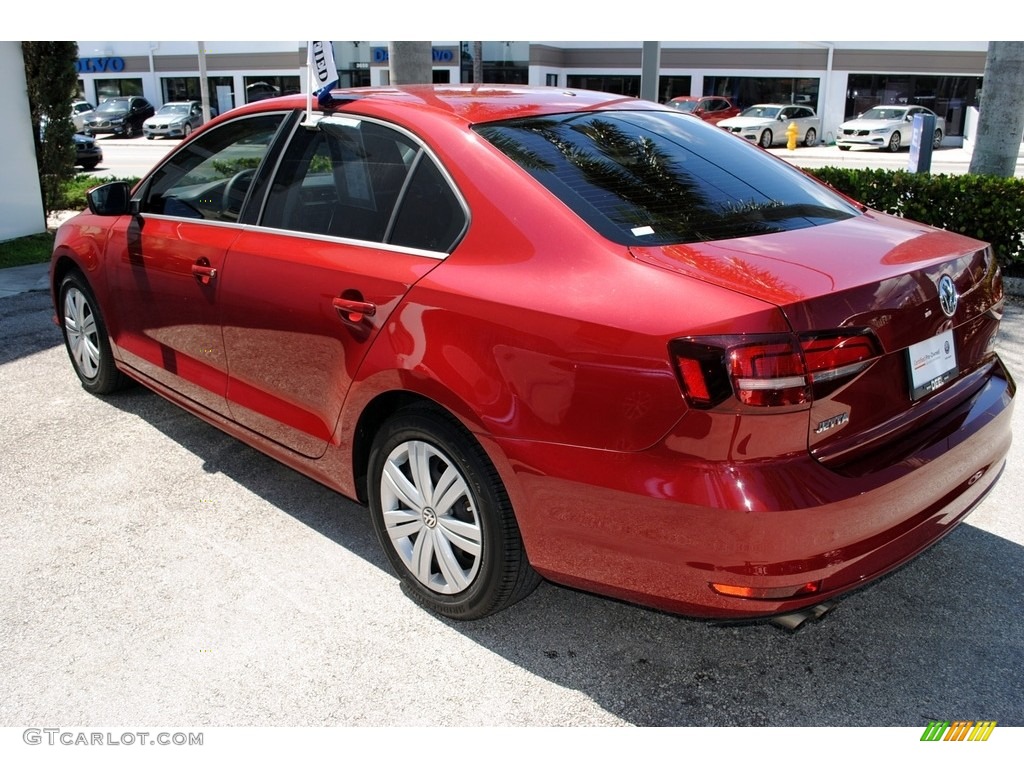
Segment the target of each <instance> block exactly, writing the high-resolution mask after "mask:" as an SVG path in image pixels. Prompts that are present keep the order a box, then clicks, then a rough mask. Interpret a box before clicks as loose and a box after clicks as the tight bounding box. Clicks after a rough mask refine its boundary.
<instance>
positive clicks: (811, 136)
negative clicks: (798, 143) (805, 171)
mask: <svg viewBox="0 0 1024 768" xmlns="http://www.w3.org/2000/svg"><path fill="white" fill-rule="evenodd" d="M817 143H818V132H817V131H816V130H814V129H813V128H808V129H807V134H806V135H805V136H804V146H805V147H813V146H814V145H815V144H817Z"/></svg>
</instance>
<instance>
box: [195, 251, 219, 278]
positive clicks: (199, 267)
mask: <svg viewBox="0 0 1024 768" xmlns="http://www.w3.org/2000/svg"><path fill="white" fill-rule="evenodd" d="M192 276H193V277H195V279H196V280H197V281H198V282H199V284H200V285H209V284H210V281H211V280H213V279H214V278H215V277H217V270H216V269H215V268H214V267H211V266H210V260H209V259H207V258H205V257H204V258H202V259H200V260H199V261H197V262H196V263H195V264H193V265H192Z"/></svg>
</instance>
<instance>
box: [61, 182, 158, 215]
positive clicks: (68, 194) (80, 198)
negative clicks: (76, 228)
mask: <svg viewBox="0 0 1024 768" xmlns="http://www.w3.org/2000/svg"><path fill="white" fill-rule="evenodd" d="M108 181H127V182H128V186H131V187H133V186H135V185H136V184H137V183H138V181H139V179H138V177H135V178H127V179H118V178H115V177H114V176H105V177H103V178H97V177H96V176H89V175H88V174H85V173H80V174H78V175H77V176H75V178H73V179H71V180H70V181H66V182H64V184H62V185H61V187H60V194H59V195H58V196H57V198H56V199H55V202H54V205H53V206H52V210H55V211H80V210H83V209H84V208H85V207H86V205H87V203H86V200H85V193H86V192H88V191H89V190H90V189H92V188H93V187H98V186H99V185H100V184H106V183H107V182H108Z"/></svg>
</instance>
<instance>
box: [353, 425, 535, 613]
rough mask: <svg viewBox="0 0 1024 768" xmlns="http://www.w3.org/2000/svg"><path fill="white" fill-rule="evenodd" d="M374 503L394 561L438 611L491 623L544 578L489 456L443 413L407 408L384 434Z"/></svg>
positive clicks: (376, 450)
mask: <svg viewBox="0 0 1024 768" xmlns="http://www.w3.org/2000/svg"><path fill="white" fill-rule="evenodd" d="M369 497H370V499H369V500H370V510H371V514H372V517H373V526H374V529H375V530H376V532H377V537H378V539H379V540H380V543H381V546H383V548H384V551H385V553H386V554H387V557H388V559H389V560H390V561H391V565H392V566H393V567H394V569H395V570H396V571H397V573H398V575H399V577H400V578H401V580H402V582H403V583H404V585H405V586H406V588H407V590H408V591H409V592H410V593H411V594H412V596H413V597H414V598H415V599H416V600H417V601H418V602H419V603H421V604H422V605H424V606H425V607H427V608H429V609H430V610H433V611H435V612H436V613H439V614H441V615H443V616H448V617H450V618H454V619H478V618H482V617H484V616H487V615H489V614H492V613H495V612H497V611H500V610H502V609H504V608H507V607H508V606H509V605H512V604H513V603H515V602H516V601H518V600H520V599H522V598H523V597H526V595H528V594H529V593H530V592H531V591H533V589H534V588H535V587H536V586H537V584H538V583H539V581H540V577H539V576H538V575H537V574H536V572H535V571H534V570H533V569H532V568H531V567H530V564H529V562H528V561H527V559H526V552H525V549H524V548H523V542H522V538H521V536H520V533H519V527H518V526H517V525H516V520H515V516H514V514H513V512H512V505H511V503H510V502H509V499H508V495H507V494H506V492H505V488H504V486H503V485H502V483H501V480H500V478H499V477H498V473H497V471H496V470H495V469H494V467H493V465H492V464H491V462H490V460H489V459H488V457H487V454H486V453H485V452H484V450H483V449H482V448H481V447H480V445H479V444H478V443H477V442H476V440H474V439H473V437H472V436H471V435H470V434H469V433H468V432H467V431H466V430H465V429H463V428H462V426H461V425H459V424H458V423H457V422H455V421H454V420H453V419H452V418H451V417H449V416H447V415H446V414H444V413H441V412H439V411H438V410H436V409H434V408H429V407H414V408H407V409H404V410H402V411H400V412H399V413H398V414H396V415H395V416H394V417H393V418H392V419H391V420H390V421H389V422H387V423H386V424H385V425H384V426H383V427H382V428H381V430H380V432H379V433H378V435H377V437H376V439H375V440H374V443H373V447H372V449H371V452H370V461H369Z"/></svg>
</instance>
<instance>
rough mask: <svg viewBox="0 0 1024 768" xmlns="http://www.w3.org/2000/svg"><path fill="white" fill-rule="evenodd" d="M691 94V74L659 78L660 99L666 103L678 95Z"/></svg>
mask: <svg viewBox="0 0 1024 768" xmlns="http://www.w3.org/2000/svg"><path fill="white" fill-rule="evenodd" d="M689 95H690V76H689V75H686V76H684V77H677V76H671V77H670V76H665V75H663V76H662V77H659V78H658V101H660V102H662V103H664V102H666V101H670V100H672V99H674V98H675V97H676V96H689Z"/></svg>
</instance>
